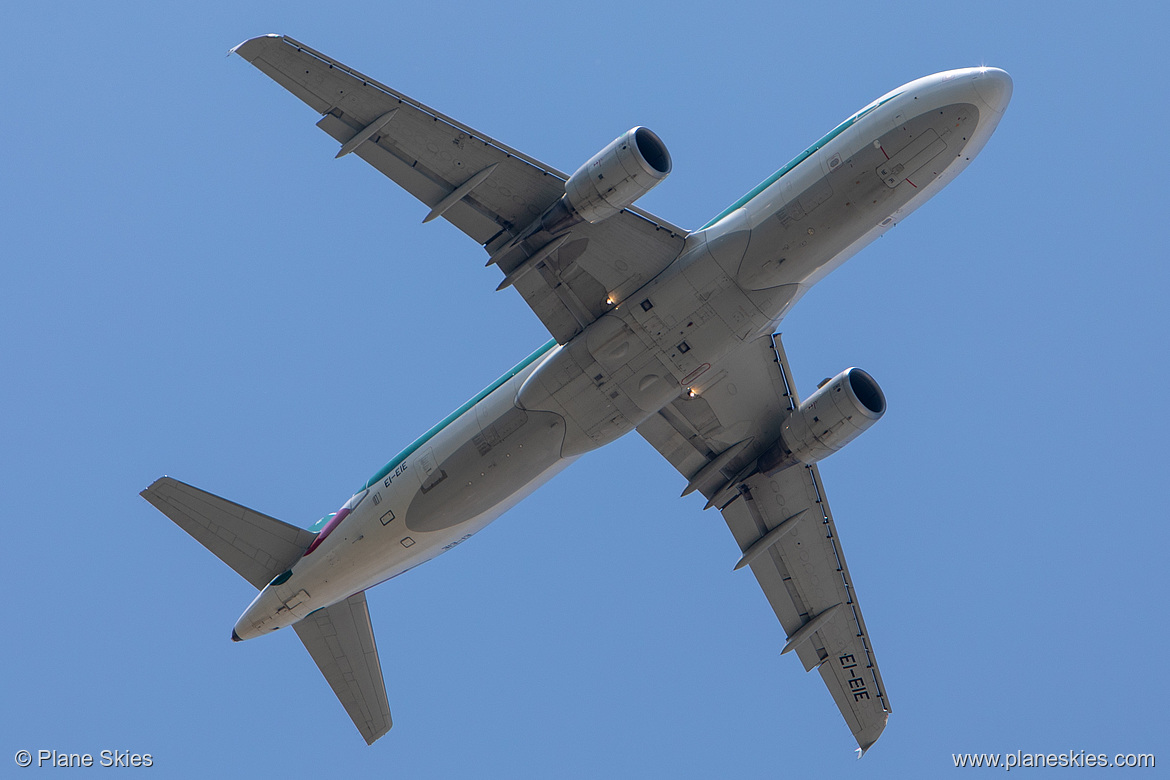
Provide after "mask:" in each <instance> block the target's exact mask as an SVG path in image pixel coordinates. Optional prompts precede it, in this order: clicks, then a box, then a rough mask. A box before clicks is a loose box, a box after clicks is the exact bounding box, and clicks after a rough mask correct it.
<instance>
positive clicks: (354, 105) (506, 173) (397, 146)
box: [232, 35, 686, 344]
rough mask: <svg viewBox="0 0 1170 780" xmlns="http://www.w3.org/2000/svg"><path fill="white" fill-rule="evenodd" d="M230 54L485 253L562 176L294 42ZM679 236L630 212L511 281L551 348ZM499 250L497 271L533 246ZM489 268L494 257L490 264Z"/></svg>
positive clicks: (269, 41) (529, 216) (641, 275)
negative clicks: (304, 106) (550, 341)
mask: <svg viewBox="0 0 1170 780" xmlns="http://www.w3.org/2000/svg"><path fill="white" fill-rule="evenodd" d="M232 51H234V52H236V53H237V54H239V55H240V56H241V57H243V58H244V59H246V60H247V61H248V62H250V63H252V64H253V65H254V66H256V67H257V68H259V69H260V70H261V71H263V72H264V73H266V74H267V75H268V76H270V77H271V78H272V79H273V80H274V81H276V82H277V83H278V84H280V85H281V86H283V87H284V88H285V89H287V90H288V91H289V92H292V93H293V94H294V95H296V96H297V97H298V98H300V99H301V100H303V101H304V102H305V103H307V104H308V105H309V106H310V107H311V108H312V109H313V110H314V111H316V112H317V113H319V114H321V115H322V117H321V120H320V121H319V122H318V123H317V126H318V127H320V128H321V129H322V130H324V131H325V132H326V133H328V134H329V135H330V136H332V137H333V138H334V139H336V140H337V141H339V142H340V143H341V144H342V146H341V151H340V152H338V156H341V155H343V154H348V153H350V152H352V153H353V154H356V155H357V156H358V157H361V158H362V159H363V160H365V161H366V162H367V163H369V164H370V165H372V166H373V167H374V168H376V169H378V170H379V171H381V172H382V173H383V174H385V175H386V176H388V177H389V178H390V179H392V180H394V181H395V182H396V183H397V184H399V185H400V186H401V187H402V188H403V189H405V190H406V191H407V192H409V193H410V194H412V195H414V196H415V197H416V198H418V199H419V200H421V201H422V202H423V203H424V204H426V205H427V206H430V207H431V214H430V215H428V219H429V218H432V217H435V216H439V215H441V216H442V217H443V218H444V219H446V220H447V221H449V222H451V224H453V225H455V226H456V227H457V228H459V229H460V230H462V231H463V232H464V233H466V234H467V235H468V236H470V237H471V238H473V239H474V240H475V241H476V242H477V243H479V244H482V245H483V246H484V248H485V249H487V250H488V251H489V252H496V251H498V250H499V249H500V248H501V247H505V246H507V245H508V244H509V242H510V241H511V240H512V238H513V237H515V236H516V235H517V234H518V233H520V232H521V231H523V230H524V229H525V228H526V227H528V226H529V225H530V224H531V223H532V222H533V220H535V219H536V218H537V217H539V216H540V215H541V214H543V213H544V211H545V209H547V208H548V207H549V206H551V205H552V204H553V203H555V202H556V201H557V200H558V199H559V198H560V197H561V195H563V194H564V192H565V181H566V180H567V179H568V176H566V175H565V174H564V173H562V172H560V171H558V170H556V169H555V168H552V167H550V166H548V165H545V164H544V163H542V162H540V161H538V160H535V159H533V158H531V157H529V156H527V155H525V154H522V153H521V152H519V151H517V150H515V149H512V148H511V147H508V146H505V145H504V144H502V143H500V142H499V141H496V140H494V139H492V138H489V137H488V136H486V135H484V134H483V133H481V132H479V131H478V130H473V129H472V128H470V127H468V126H466V125H464V124H462V123H460V122H457V121H455V120H454V119H451V118H450V117H447V116H444V115H443V114H440V113H439V112H438V111H435V110H434V109H432V108H429V107H427V106H425V105H423V104H421V103H419V102H417V101H415V100H412V99H411V98H409V97H407V96H406V95H403V94H401V93H400V92H396V91H395V90H393V89H390V88H389V87H387V86H384V85H382V84H379V83H378V82H376V81H374V80H373V79H371V78H369V77H368V76H364V75H362V74H361V73H358V72H357V71H355V70H353V69H351V68H348V67H346V66H345V65H342V64H341V63H339V62H337V61H336V60H333V59H331V58H329V57H327V56H326V55H324V54H322V53H320V52H318V51H314V50H313V49H310V48H309V47H308V46H305V45H304V44H303V43H300V42H298V41H295V40H293V39H292V38H288V37H285V36H278V35H269V36H263V37H260V38H253V39H251V40H248V41H245V42H244V43H241V44H240V45H239V46H237V47H236V48H235V49H233V50H232ZM685 234H686V231H685V230H683V229H682V228H679V227H676V226H674V225H672V224H670V223H668V222H666V221H665V220H662V219H659V218H658V217H655V216H653V215H652V214H649V213H647V212H645V211H642V210H641V209H638V208H635V207H632V206H631V207H630V208H627V209H626V210H625V211H622V212H621V213H619V214H615V215H613V216H612V217H609V218H608V219H606V220H603V221H601V222H599V223H597V224H592V225H591V224H589V223H583V224H580V225H577V226H575V227H573V229H572V231H571V233H570V235H569V237H568V240H567V241H565V242H564V243H563V244H562V245H559V246H558V247H557V248H556V249H555V251H553V252H551V253H549V254H548V256H547V257H545V258H543V259H541V260H540V261H539V262H538V263H537V265H536V267H535V269H533V270H532V271H529V272H528V273H525V274H524V275H523V276H521V277H520V278H519V279H517V280H516V282H515V287H516V289H517V290H518V291H519V292H520V294H521V296H523V298H524V300H525V301H526V302H527V303H528V305H529V306H530V307H531V308H532V310H533V311H534V312H535V313H536V315H537V316H538V317H539V318H540V320H541V322H543V323H544V325H545V327H547V328H548V330H549V332H550V333H552V335H553V337H555V338H556V340H557V341H558V342H560V343H562V344H563V343H565V342H566V341H568V340H569V339H570V338H572V337H573V336H574V335H576V334H577V333H579V332H581V331H582V330H583V329H584V328H585V326H586V325H588V324H589V323H591V322H593V320H595V319H597V318H598V317H600V316H601V315H602V314H604V313H605V312H606V311H608V310H609V308H611V307H610V306H609V305H608V304H606V299H607V298H612V299H613V300H622V299H624V298H625V297H626V296H627V295H630V294H632V293H633V292H634V291H636V290H637V289H638V288H640V287H641V286H642V285H644V284H645V283H646V282H648V281H650V280H651V279H653V278H654V277H655V276H657V275H658V274H659V273H660V272H661V271H662V270H663V269H664V268H666V266H667V265H669V264H670V262H671V261H672V260H674V258H675V257H677V256H678V254H679V252H680V251H682V244H683V238H684V236H685ZM521 244H522V245H521V246H520V248H519V249H517V250H514V251H509V252H508V254H507V256H506V261H507V264H506V266H505V267H503V268H502V270H503V271H505V272H509V271H512V270H514V269H515V268H517V267H518V266H520V265H522V264H523V262H524V257H525V256H528V257H531V256H535V255H536V254H538V253H539V248H531V249H530V248H528V247H527V245H526V244H524V242H521ZM501 265H502V266H503V265H505V261H504V260H501Z"/></svg>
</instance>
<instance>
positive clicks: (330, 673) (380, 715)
mask: <svg viewBox="0 0 1170 780" xmlns="http://www.w3.org/2000/svg"><path fill="white" fill-rule="evenodd" d="M293 628H294V629H295V630H296V632H297V636H299V637H300V638H301V641H302V642H304V644H305V648H306V649H308V651H309V655H311V656H313V660H314V661H315V662H316V663H317V667H318V668H319V669H320V670H321V674H323V675H325V679H326V680H327V681H328V682H329V687H330V688H332V689H333V692H334V693H335V694H337V698H338V699H340V700H341V704H342V706H343V707H345V711H346V712H347V713H349V717H350V718H352V719H353V723H354V725H355V726H357V727H358V731H360V732H361V734H362V737H363V738H364V739H365V740H366V744H367V745H372V744H374V741H375V740H376V739H378V737H380V736H382V735H383V734H385V733H386V732H387V731H389V730H390V726H391V725H392V724H391V721H390V703H389V702H388V701H387V699H386V683H385V682H384V681H383V680H382V663H381V661H380V660H379V659H378V646H377V645H376V644H375V643H374V628H373V626H372V625H371V624H370V610H369V607H367V606H366V592H365V591H361V592H360V593H355V594H354V595H352V596H350V597H349V598H347V599H346V600H345V601H339V602H338V603H336V604H334V605H333V606H331V607H328V608H326V609H319V610H317V611H316V612H310V613H309V614H308V615H307V616H306V617H305V619H304V620H302V621H300V622H299V623H294V624H293Z"/></svg>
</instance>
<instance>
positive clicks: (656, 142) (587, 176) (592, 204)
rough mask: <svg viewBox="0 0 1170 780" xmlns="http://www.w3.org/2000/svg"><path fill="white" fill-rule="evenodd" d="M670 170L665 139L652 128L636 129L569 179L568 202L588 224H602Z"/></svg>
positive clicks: (620, 137) (566, 185)
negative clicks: (663, 141)
mask: <svg viewBox="0 0 1170 780" xmlns="http://www.w3.org/2000/svg"><path fill="white" fill-rule="evenodd" d="M670 170H671V163H670V152H668V151H667V150H666V146H665V144H663V143H662V139H660V138H659V137H658V136H657V135H655V134H654V133H653V132H652V131H651V130H649V129H648V128H645V127H635V128H632V129H630V130H628V131H626V132H625V133H622V134H621V135H619V136H618V137H617V138H615V139H614V140H613V142H612V143H610V144H609V146H607V147H605V148H604V149H602V150H601V151H600V152H598V153H597V154H595V155H593V157H591V158H589V161H588V162H587V163H585V164H584V165H582V166H581V167H580V168H578V169H577V172H576V173H574V174H573V175H572V176H570V177H569V180H568V181H567V182H565V200H566V201H567V205H568V206H569V210H570V211H572V212H575V213H576V214H578V215H580V217H581V218H582V219H584V220H585V221H586V222H591V223H592V222H600V221H601V220H603V219H605V218H606V217H611V216H613V215H614V214H616V213H618V212H619V211H621V210H622V209H624V208H625V207H626V206H629V205H630V204H631V203H633V202H634V201H635V200H637V199H638V198H640V197H642V196H643V195H645V194H646V193H647V192H649V191H650V190H652V189H654V188H655V187H656V186H658V183H659V182H661V181H662V180H663V179H665V178H666V177H667V176H668V175H669V174H670Z"/></svg>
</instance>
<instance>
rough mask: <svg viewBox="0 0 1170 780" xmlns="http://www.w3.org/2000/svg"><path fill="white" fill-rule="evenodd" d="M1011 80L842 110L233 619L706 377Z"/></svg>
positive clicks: (577, 450)
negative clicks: (845, 114) (658, 269)
mask: <svg viewBox="0 0 1170 780" xmlns="http://www.w3.org/2000/svg"><path fill="white" fill-rule="evenodd" d="M1010 95H1011V81H1010V79H1009V78H1008V77H1007V74H1005V73H1003V71H1000V70H996V69H992V68H986V69H985V68H971V69H965V70H956V71H947V72H945V73H939V74H936V75H933V76H928V77H926V78H923V79H919V80H917V81H914V82H911V83H910V84H907V85H905V86H903V87H901V88H899V89H897V90H894V91H893V92H891V93H889V94H888V95H886V96H884V97H882V98H880V99H879V100H877V101H874V103H872V104H870V106H868V107H866V108H865V109H863V110H862V111H860V112H858V113H857V114H855V115H854V116H853V117H851V118H850V119H848V120H846V121H845V122H844V123H842V124H841V125H839V126H838V127H837V128H835V129H834V130H833V131H832V132H831V133H829V135H827V136H825V138H823V139H821V141H819V142H818V143H817V144H814V146H813V147H810V148H809V150H807V151H806V152H805V153H804V154H802V155H801V156H800V157H798V158H797V159H796V160H794V161H793V163H790V164H789V165H788V166H785V168H782V169H781V170H780V171H778V172H777V174H776V175H774V176H772V177H770V178H769V179H768V180H767V181H765V182H764V183H763V184H761V185H760V186H759V187H757V188H756V189H755V190H753V191H752V192H751V193H749V194H748V195H747V196H745V197H744V198H743V199H741V200H740V201H739V202H737V203H736V204H734V205H733V206H732V207H731V208H729V209H728V210H727V211H725V212H724V213H723V214H720V215H719V217H717V218H716V219H715V220H713V221H712V222H711V223H709V224H708V225H706V226H704V227H703V228H702V229H700V230H698V231H696V232H694V233H692V234H690V235H689V236H688V237H687V240H686V243H685V245H684V247H683V251H682V252H681V253H680V254H679V256H678V257H677V258H676V259H675V261H674V262H673V263H672V264H671V265H670V266H669V267H668V268H667V269H666V270H664V271H663V272H662V273H661V274H659V275H658V276H657V277H656V278H654V279H652V280H651V281H650V282H648V283H647V284H646V285H645V286H644V287H643V288H642V289H640V290H639V291H638V292H636V293H635V294H634V295H632V296H630V297H629V298H627V299H626V300H621V301H615V302H614V306H613V308H612V309H611V310H610V311H609V312H607V313H606V314H605V315H603V316H602V317H600V318H599V319H598V320H596V321H595V322H593V323H592V324H591V325H589V326H588V327H587V328H586V329H585V330H584V331H583V332H581V333H580V334H578V335H577V336H576V337H574V338H573V339H571V340H570V341H569V342H568V343H566V344H564V345H561V346H556V345H555V344H553V343H551V342H550V344H548V345H546V346H545V347H543V348H541V349H540V350H538V351H537V352H536V353H533V355H532V356H530V357H529V359H528V360H526V361H524V362H523V363H521V364H520V365H519V366H517V367H516V368H514V369H513V370H512V371H511V372H509V374H508V375H506V376H505V377H504V378H502V379H501V381H499V382H497V383H495V385H493V386H492V387H491V388H489V389H488V391H485V393H481V394H480V396H477V397H476V398H475V399H472V402H469V403H468V404H467V405H465V406H464V407H463V408H461V409H460V410H459V411H457V412H456V413H455V414H453V415H452V416H451V417H449V418H448V419H447V420H445V421H443V423H440V424H439V425H437V426H435V428H432V429H431V431H429V432H428V433H427V434H426V435H424V436H423V437H421V438H420V439H419V440H418V441H416V442H415V443H414V444H412V445H411V446H410V447H409V448H407V450H405V451H404V452H403V453H402V454H401V455H399V456H398V457H397V458H395V459H394V460H393V461H391V462H390V463H389V464H387V466H386V467H384V468H383V469H382V471H380V472H379V473H378V474H376V475H375V476H374V477H373V478H371V479H370V480H369V481H368V482H367V483H366V485H365V486H364V488H363V489H362V490H361V491H359V492H358V493H357V494H355V496H354V497H353V498H352V499H351V500H350V501H349V502H348V503H347V504H346V508H345V509H343V510H342V512H340V513H339V517H340V521H336V518H335V521H336V522H333V523H332V524H330V525H326V526H325V528H324V529H323V530H322V532H321V534H320V535H319V537H318V540H317V542H315V543H314V546H312V547H310V551H309V552H308V553H307V554H306V555H305V556H304V557H303V558H301V560H300V561H298V562H297V563H296V564H295V565H294V566H293V567H292V569H291V575H290V576H285V575H281V576H280V577H277V578H276V579H275V580H274V581H273V584H270V585H269V586H267V587H266V588H264V589H263V590H262V591H261V592H260V593H259V595H257V596H256V599H255V600H254V601H253V602H252V604H251V605H250V606H249V607H248V609H247V610H246V611H245V612H244V614H243V615H242V616H241V617H240V619H239V621H238V622H237V624H236V626H235V631H236V634H237V636H238V637H239V638H240V639H248V638H251V637H254V636H258V635H260V634H263V633H268V632H270V631H273V630H275V629H278V628H281V627H283V626H287V625H291V624H292V623H295V622H297V621H298V620H300V619H302V618H304V617H305V616H306V615H308V614H309V613H310V612H313V611H315V610H318V609H321V608H324V607H328V606H330V605H332V604H335V603H337V602H338V601H341V600H342V599H345V598H347V597H348V596H350V595H352V594H354V593H357V592H359V591H362V590H365V589H366V588H369V587H371V586H372V585H375V584H377V583H379V582H382V581H384V580H387V579H390V578H391V577H395V576H397V575H398V574H401V573H402V572H404V571H406V570H408V569H410V568H413V567H414V566H417V565H419V564H420V563H423V562H425V561H428V560H430V559H431V558H433V557H435V556H436V555H439V554H440V553H442V552H444V551H445V550H448V549H450V548H452V547H454V546H455V545H457V544H459V543H461V542H463V541H464V540H466V539H468V538H470V537H471V536H472V535H473V534H475V533H476V532H477V531H479V530H480V529H481V528H483V527H484V526H486V525H487V524H488V523H490V522H491V521H492V520H495V519H496V518H497V517H499V516H500V515H501V514H502V513H503V512H505V511H506V510H508V509H509V508H511V507H512V506H514V505H515V504H516V503H518V502H519V501H520V500H521V499H523V498H524V497H525V496H527V495H528V494H530V493H531V492H532V491H533V490H535V489H536V488H537V487H539V486H540V485H542V484H544V483H545V482H546V481H548V480H549V479H551V478H552V477H553V476H554V475H555V474H556V473H558V472H559V471H560V470H561V469H563V468H565V467H566V466H567V465H568V464H569V463H571V462H572V461H573V460H575V459H576V458H577V457H578V456H580V455H581V454H583V453H585V452H588V451H590V450H593V449H596V448H598V447H600V446H602V445H604V444H608V443H609V442H611V441H613V440H615V439H617V438H618V437H620V436H623V435H624V434H626V433H628V432H630V431H631V430H633V429H634V428H635V427H636V426H637V425H639V424H640V423H641V422H643V421H644V420H646V419H647V418H649V417H650V416H651V415H653V414H655V413H657V412H658V411H659V410H660V409H661V408H663V407H664V406H665V405H667V404H669V403H670V402H671V401H673V400H674V399H676V398H677V397H678V396H679V395H680V394H681V393H683V392H686V391H687V390H694V391H696V392H701V391H702V389H703V386H704V382H705V381H710V380H711V379H712V378H713V377H715V376H716V375H717V373H718V365H719V362H720V361H721V360H723V359H724V358H725V357H726V356H727V355H729V354H731V353H733V352H734V351H735V350H736V349H737V348H739V347H741V346H743V345H744V344H746V343H749V342H751V341H752V340H753V339H755V338H756V337H758V336H760V335H764V334H768V333H770V332H771V330H772V329H773V328H774V327H775V324H776V323H777V322H778V321H779V320H780V319H781V318H782V317H783V316H784V315H785V314H786V313H787V312H788V310H789V309H790V308H791V306H792V305H793V304H794V303H795V302H796V301H797V300H798V299H799V298H800V297H801V296H802V295H803V294H804V293H805V292H806V291H807V290H808V289H809V288H810V287H811V286H812V285H813V284H814V283H816V282H817V281H818V280H820V279H821V278H823V277H824V276H825V275H826V274H828V273H829V272H830V271H832V270H833V269H834V268H836V267H837V266H839V265H840V264H841V263H843V262H845V260H847V259H849V258H850V257H852V256H853V255H854V254H855V253H856V252H858V251H859V250H860V249H862V248H863V247H864V246H866V245H867V244H869V243H870V242H871V241H873V240H874V239H876V238H877V237H878V236H880V235H881V234H882V233H884V232H885V231H886V230H888V229H889V228H890V227H892V226H893V225H894V224H895V223H896V222H898V221H899V220H901V219H902V218H903V217H904V216H906V215H907V214H909V213H910V212H912V211H913V210H914V209H916V208H918V206H920V205H921V204H922V203H924V202H925V201H926V200H927V199H929V198H930V197H932V196H933V195H934V194H935V193H937V192H938V191H939V190H940V189H941V188H942V187H943V186H944V185H945V184H946V183H948V182H949V181H950V180H951V179H953V178H954V177H955V176H956V175H957V174H958V173H959V172H960V171H962V170H963V169H964V168H965V167H966V166H967V164H968V163H969V162H970V160H971V159H972V158H973V157H974V156H975V155H976V154H977V153H978V152H979V150H980V149H982V148H983V145H984V144H985V143H986V141H987V139H988V137H989V136H990V135H991V133H992V131H993V130H994V129H995V127H996V125H997V124H998V122H999V119H1000V116H1001V115H1002V112H1003V110H1004V108H1005V107H1006V105H1007V101H1008V99H1009V98H1010ZM286 574H287V573H286Z"/></svg>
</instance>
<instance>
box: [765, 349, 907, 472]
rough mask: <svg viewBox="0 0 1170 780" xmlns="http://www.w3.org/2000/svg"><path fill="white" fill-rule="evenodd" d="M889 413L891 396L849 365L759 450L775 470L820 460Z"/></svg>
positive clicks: (791, 415) (808, 400) (797, 410)
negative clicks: (775, 437)
mask: <svg viewBox="0 0 1170 780" xmlns="http://www.w3.org/2000/svg"><path fill="white" fill-rule="evenodd" d="M885 413H886V396H885V394H884V393H883V392H882V389H881V388H880V387H878V383H877V382H875V381H874V379H873V377H872V376H870V375H869V374H867V373H866V372H864V371H862V370H861V369H860V368H848V369H845V370H844V371H842V372H841V373H840V374H837V376H835V377H833V378H832V379H830V380H829V381H828V382H826V383H825V384H823V385H821V387H819V388H817V391H816V392H815V393H813V394H812V395H810V396H809V397H808V398H806V399H805V400H804V403H802V404H801V405H800V408H798V409H796V410H795V411H794V412H792V414H790V415H789V416H788V419H787V420H785V421H784V425H783V426H782V428H781V429H780V438H779V439H777V440H776V442H775V443H774V444H773V445H772V446H771V447H769V448H768V449H767V451H765V452H764V454H763V455H761V456H760V460H759V467H760V471H762V472H764V473H765V474H769V475H771V474H774V473H776V472H777V471H779V470H780V469H783V468H787V467H788V466H792V465H794V464H796V463H798V462H799V463H816V462H817V461H819V460H823V459H825V458H827V457H829V456H830V455H832V454H833V453H834V452H836V451H837V450H839V449H841V448H842V447H844V446H845V445H846V444H848V443H849V442H851V441H853V440H854V439H856V438H857V437H858V436H860V435H861V434H862V432H863V431H865V430H867V429H868V428H869V427H870V426H872V425H873V424H874V423H875V422H877V421H878V420H880V419H881V417H882V415H883V414H885Z"/></svg>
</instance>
